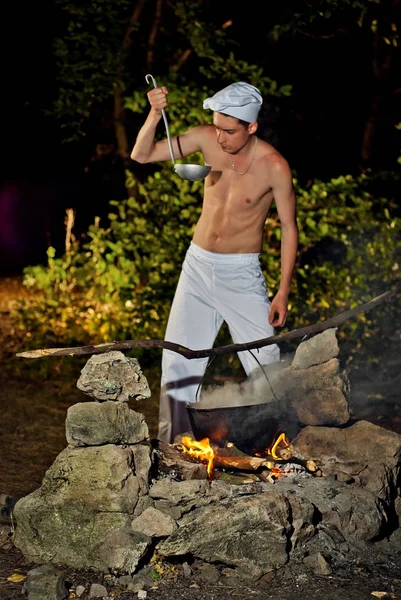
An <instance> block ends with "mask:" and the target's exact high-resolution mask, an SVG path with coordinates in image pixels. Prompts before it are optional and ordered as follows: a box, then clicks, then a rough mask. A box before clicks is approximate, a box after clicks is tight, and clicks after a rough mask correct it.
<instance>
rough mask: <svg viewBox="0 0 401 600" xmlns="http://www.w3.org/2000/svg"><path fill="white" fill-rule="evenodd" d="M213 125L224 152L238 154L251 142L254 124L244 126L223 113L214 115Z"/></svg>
mask: <svg viewBox="0 0 401 600" xmlns="http://www.w3.org/2000/svg"><path fill="white" fill-rule="evenodd" d="M213 125H214V126H215V129H216V135H217V143H218V144H220V146H221V149H222V150H223V152H227V154H236V153H237V152H239V151H240V150H241V149H242V148H243V147H244V146H245V145H246V144H247V142H248V141H249V138H250V135H251V133H253V131H250V129H252V125H255V124H254V123H250V124H249V125H243V124H242V123H240V122H239V121H238V119H236V118H235V117H229V116H228V115H223V114H222V113H218V112H215V113H213Z"/></svg>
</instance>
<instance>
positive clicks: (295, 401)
mask: <svg viewBox="0 0 401 600" xmlns="http://www.w3.org/2000/svg"><path fill="white" fill-rule="evenodd" d="M281 375H282V378H281V379H280V382H279V384H280V385H279V393H280V395H281V396H282V397H283V398H286V399H287V401H288V402H289V404H290V405H291V407H292V408H293V410H295V413H296V416H297V418H298V420H299V422H300V423H301V424H302V425H331V426H337V425H344V424H345V423H347V422H348V421H349V418H350V415H351V407H350V384H349V379H348V376H347V374H346V373H345V371H341V369H340V363H339V361H338V360H337V359H336V358H332V359H331V360H329V361H327V362H325V363H323V364H321V365H316V366H311V367H309V368H308V369H294V368H292V367H290V368H288V369H284V370H283V371H282V372H281Z"/></svg>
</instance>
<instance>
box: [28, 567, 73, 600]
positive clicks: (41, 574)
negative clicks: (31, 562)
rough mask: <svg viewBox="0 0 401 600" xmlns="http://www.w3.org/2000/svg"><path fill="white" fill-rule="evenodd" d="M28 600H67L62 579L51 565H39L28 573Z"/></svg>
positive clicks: (66, 592)
mask: <svg viewBox="0 0 401 600" xmlns="http://www.w3.org/2000/svg"><path fill="white" fill-rule="evenodd" d="M26 591H27V592H28V600H64V598H68V591H67V588H66V586H65V581H64V577H63V576H62V574H61V573H60V572H59V571H57V570H56V569H55V568H54V567H52V566H51V565H41V566H39V567H36V568H35V569H32V570H31V571H29V572H28V578H27V583H26Z"/></svg>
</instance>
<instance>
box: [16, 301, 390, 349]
mask: <svg viewBox="0 0 401 600" xmlns="http://www.w3.org/2000/svg"><path fill="white" fill-rule="evenodd" d="M394 298H395V293H394V292H391V291H389V292H385V293H384V294H381V295H380V296H376V297H375V298H373V299H372V300H369V302H365V303H364V304H360V305H359V306H356V307H355V308H352V309H350V310H347V311H345V312H343V313H340V314H338V315H336V316H335V317H332V318H331V319H327V320H326V321H321V322H320V323H316V324H315V325H308V326H307V327H302V328H301V329H294V330H293V331H289V332H288V333H283V334H281V335H273V336H271V337H268V338H263V339H261V340H255V341H254V342H246V343H244V344H229V345H227V346H220V347H219V348H210V349H208V350H191V349H190V348H186V347H185V346H181V345H180V344H175V343H173V342H169V341H166V340H127V341H125V342H106V343H104V344H97V345H95V346H81V347H75V348H42V349H39V350H28V351H26V352H18V353H17V354H16V356H19V357H21V358H42V357H43V356H82V355H83V354H101V353H102V352H109V351H110V350H132V349H133V348H165V349H167V350H172V351H173V352H177V354H181V355H182V356H185V358H187V359H189V360H191V359H194V358H205V357H209V356H218V355H220V354H232V353H234V352H241V351H244V350H255V349H257V348H263V347H264V346H271V345H272V344H281V343H282V342H288V341H290V340H295V339H298V338H303V337H305V336H309V335H316V334H317V333H321V332H322V331H325V330H326V329H330V328H333V327H339V326H340V325H342V324H343V323H345V321H348V319H351V318H353V317H355V316H356V315H358V314H360V313H367V312H369V311H370V310H372V309H373V308H376V307H377V306H379V305H380V304H383V302H389V301H390V300H393V299H394Z"/></svg>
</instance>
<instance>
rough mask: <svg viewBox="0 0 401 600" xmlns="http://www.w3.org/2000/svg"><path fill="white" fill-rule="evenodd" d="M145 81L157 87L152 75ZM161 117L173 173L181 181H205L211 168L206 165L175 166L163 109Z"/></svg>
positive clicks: (147, 76)
mask: <svg viewBox="0 0 401 600" xmlns="http://www.w3.org/2000/svg"><path fill="white" fill-rule="evenodd" d="M145 79H146V83H149V80H150V79H151V80H152V83H153V87H155V88H156V87H157V84H156V79H155V78H154V77H153V75H150V74H148V75H146V77H145ZM162 115H163V120H164V125H165V126H166V133H167V142H168V147H169V149H170V154H171V159H172V161H173V165H174V171H175V172H176V173H177V174H178V175H179V176H180V177H181V178H182V179H188V180H189V181H200V180H201V179H205V177H206V176H207V175H208V174H209V173H210V170H211V168H212V167H209V166H206V165H205V166H202V165H191V164H177V163H176V162H175V157H174V150H173V144H172V143H171V137H170V130H169V126H168V121H167V116H166V111H165V110H164V108H163V109H162Z"/></svg>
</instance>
